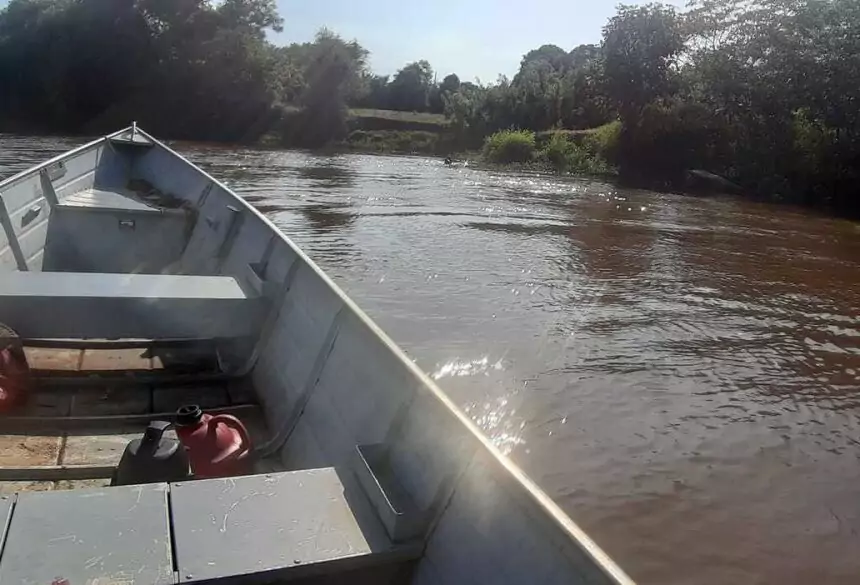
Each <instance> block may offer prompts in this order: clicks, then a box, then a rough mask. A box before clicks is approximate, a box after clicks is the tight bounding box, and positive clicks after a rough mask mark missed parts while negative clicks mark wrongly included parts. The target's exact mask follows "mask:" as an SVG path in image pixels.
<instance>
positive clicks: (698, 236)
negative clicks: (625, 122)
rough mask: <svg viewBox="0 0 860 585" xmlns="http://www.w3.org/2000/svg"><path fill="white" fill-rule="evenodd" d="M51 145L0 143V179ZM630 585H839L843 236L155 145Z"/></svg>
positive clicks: (792, 223)
mask: <svg viewBox="0 0 860 585" xmlns="http://www.w3.org/2000/svg"><path fill="white" fill-rule="evenodd" d="M76 142H77V141H75V140H61V139H32V138H20V137H18V138H16V137H9V136H5V137H0V175H3V176H5V175H8V174H9V173H11V172H12V171H14V170H20V169H22V168H25V167H27V166H29V165H30V164H32V163H34V162H37V161H39V160H43V159H44V158H46V157H47V156H49V155H52V154H54V153H57V152H60V151H62V150H64V149H66V148H68V147H69V146H71V145H72V144H75V143H76ZM176 146H177V148H178V149H179V150H180V151H182V152H184V153H185V154H186V155H188V156H189V157H190V158H191V159H192V160H193V161H195V162H197V163H199V164H200V165H202V166H203V167H205V168H206V169H207V170H209V171H210V172H212V173H213V174H214V175H215V176H217V177H219V178H221V179H223V180H225V181H226V182H227V183H228V184H230V185H231V186H232V187H234V188H235V189H236V190H237V191H238V192H239V193H240V194H242V195H243V196H245V197H246V198H247V199H248V200H249V201H251V202H252V203H253V204H254V205H256V206H257V207H258V208H259V209H260V210H262V211H263V212H264V213H265V214H267V215H268V216H269V217H270V218H271V219H272V220H273V221H274V222H275V223H276V224H277V225H278V226H280V227H281V228H282V229H283V230H284V231H285V233H287V235H289V236H290V237H291V238H292V239H293V240H294V241H296V242H297V243H298V244H299V245H300V246H301V247H302V248H303V249H304V250H305V251H306V252H307V253H308V254H309V255H310V256H311V257H312V258H313V259H314V260H316V261H317V262H318V263H319V264H320V265H321V266H322V267H323V268H324V269H325V270H326V271H327V272H328V273H329V274H330V275H332V276H333V278H334V279H335V280H336V281H337V282H338V283H339V284H340V285H341V286H342V287H343V288H344V289H345V290H346V291H347V293H348V294H349V295H350V296H352V297H353V298H354V299H355V300H356V301H357V302H358V304H359V305H360V306H362V307H363V308H364V309H365V310H366V311H367V312H368V313H369V314H370V315H371V316H372V317H373V318H374V319H375V320H376V321H377V322H378V323H379V324H380V325H381V326H382V327H383V329H385V330H386V331H387V332H388V333H389V334H390V335H391V336H392V337H393V338H394V339H395V340H396V341H397V342H398V343H399V344H401V346H402V347H403V348H404V349H405V350H406V351H407V352H408V353H409V354H411V355H412V356H413V357H414V358H415V359H416V360H417V362H418V364H419V365H420V366H422V367H423V368H424V369H425V370H426V371H427V372H429V373H430V374H431V375H432V376H433V377H434V378H435V379H436V380H437V381H438V383H439V384H440V385H441V386H442V388H444V389H445V390H446V391H447V392H448V393H449V394H450V395H451V396H452V397H453V398H454V399H455V401H456V402H457V403H459V404H460V405H461V406H462V408H463V409H464V410H466V411H467V412H468V413H469V414H470V415H471V416H472V417H473V419H474V420H475V421H476V422H477V423H478V424H479V425H480V426H481V427H482V428H483V429H484V430H485V432H486V433H487V435H488V436H489V437H491V438H492V439H493V441H494V442H495V443H496V444H497V445H498V446H499V447H500V448H501V449H502V450H504V451H505V452H507V453H509V454H510V455H511V456H512V457H513V458H514V460H516V461H517V462H518V463H519V464H520V465H521V466H522V467H523V468H524V469H525V470H526V471H527V472H528V473H529V474H530V475H531V476H532V477H533V478H534V479H535V480H536V481H537V482H538V483H539V484H540V485H541V486H542V487H543V488H544V489H545V490H546V491H547V492H548V493H549V494H550V495H551V496H552V497H553V498H555V499H556V501H558V502H559V504H560V505H561V506H562V507H564V508H565V509H566V510H567V511H568V512H569V513H570V515H571V516H572V517H573V518H574V520H575V521H577V522H578V523H579V524H581V525H582V526H583V527H584V528H585V529H586V530H587V531H588V532H589V533H590V534H591V535H592V536H593V537H594V538H595V540H597V542H598V543H599V544H600V545H601V546H603V547H604V548H605V549H606V550H607V551H608V552H609V554H610V555H612V556H613V557H614V558H615V559H616V560H617V561H618V562H619V564H621V566H622V567H624V569H625V570H626V571H628V572H629V573H630V574H631V576H633V578H634V579H636V580H637V581H639V582H640V583H642V584H645V585H647V584H658V583H661V584H662V583H667V584H678V585H681V584H689V583H702V584H706V585H726V584H729V583H739V584H740V583H743V584H759V583H762V584H763V583H779V584H793V583H797V584H806V583H828V584H841V583H845V584H848V583H851V584H856V583H858V582H860V554H857V553H858V551H860V421H858V413H860V286H858V284H860V271H858V269H860V226H858V225H857V224H854V223H851V222H847V221H840V220H835V219H828V218H825V217H819V216H817V215H814V214H812V213H810V212H805V211H800V210H796V209H791V208H786V207H776V206H769V205H763V204H756V203H750V202H743V201H737V200H729V199H720V198H715V199H703V198H695V197H689V196H681V195H670V194H658V193H653V192H648V191H638V190H629V189H620V188H617V187H614V186H612V185H609V184H604V183H598V182H591V181H584V180H578V179H558V178H552V177H545V176H536V175H524V174H515V173H501V172H489V171H482V170H475V169H473V168H469V167H465V168H464V167H456V168H448V167H445V166H443V165H442V164H441V161H439V160H435V159H427V158H413V157H396V158H395V157H380V156H362V155H346V156H319V155H312V154H307V153H301V152H267V151H256V150H243V149H225V148H218V147H210V146H195V145H187V144H178V145H176Z"/></svg>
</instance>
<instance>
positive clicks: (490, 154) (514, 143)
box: [484, 130, 535, 164]
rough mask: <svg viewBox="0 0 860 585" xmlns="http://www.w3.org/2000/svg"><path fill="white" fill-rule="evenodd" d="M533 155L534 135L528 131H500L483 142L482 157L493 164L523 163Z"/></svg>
mask: <svg viewBox="0 0 860 585" xmlns="http://www.w3.org/2000/svg"><path fill="white" fill-rule="evenodd" d="M534 155H535V133H534V132H530V131H528V130H502V131H500V132H496V133H495V134H493V135H491V136H489V137H488V138H487V139H486V141H485V142H484V156H485V157H486V158H487V160H489V161H491V162H494V163H502V164H507V163H524V162H529V161H530V160H532V159H533V158H534Z"/></svg>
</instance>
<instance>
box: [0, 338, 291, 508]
mask: <svg viewBox="0 0 860 585" xmlns="http://www.w3.org/2000/svg"><path fill="white" fill-rule="evenodd" d="M25 351H26V353H27V358H28V362H29V363H30V367H31V369H32V371H33V375H34V378H35V380H36V384H35V387H34V389H33V391H32V393H31V395H30V396H29V397H28V401H27V403H26V404H25V405H24V406H23V407H21V408H20V409H18V410H16V411H14V412H12V413H10V414H9V415H6V416H3V417H0V494H9V493H14V492H19V491H33V490H54V489H77V488H85V487H100V486H106V485H109V483H110V477H111V474H112V473H113V469H114V467H115V466H116V464H117V463H118V462H119V460H120V457H121V456H122V453H123V451H124V449H125V446H126V445H127V444H128V442H129V441H130V440H132V439H134V438H137V437H140V436H141V434H142V433H143V431H144V429H145V428H146V426H147V424H148V423H149V421H151V420H172V416H173V413H174V412H175V411H176V409H177V408H178V407H179V406H181V405H183V404H198V405H200V406H201V407H202V408H204V410H206V411H207V412H210V413H213V414H214V413H216V412H226V413H230V414H234V415H235V416H237V417H238V418H239V419H240V420H241V421H242V422H243V423H244V424H245V426H246V427H247V428H248V431H249V433H250V435H251V438H252V440H253V442H254V444H255V445H260V444H262V443H264V442H265V441H266V440H267V439H268V437H269V433H268V429H267V428H266V424H265V418H264V416H263V413H262V410H261V409H260V407H259V406H258V405H257V404H256V403H255V398H254V396H255V394H254V392H253V389H252V388H250V387H249V386H248V382H247V381H246V380H244V379H229V378H225V377H219V376H217V375H213V374H217V373H218V371H217V359H216V356H215V355H214V354H213V353H211V352H207V351H205V350H201V349H200V348H190V349H184V350H183V349H168V350H160V351H153V350H151V349H147V348H140V347H138V348H123V349H56V348H44V347H28V348H26V349H25ZM195 378H196V380H195ZM166 436H172V437H175V433H173V431H168V433H167V434H166ZM255 466H256V468H255V472H256V473H267V472H272V471H281V470H283V467H282V466H281V465H280V463H279V462H277V461H274V460H271V461H270V460H263V461H259V462H257V463H255Z"/></svg>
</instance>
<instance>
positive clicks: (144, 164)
mask: <svg viewBox="0 0 860 585" xmlns="http://www.w3.org/2000/svg"><path fill="white" fill-rule="evenodd" d="M131 177H132V178H133V179H143V180H145V181H148V182H149V183H151V184H152V185H154V186H156V187H157V188H158V189H160V190H161V191H163V192H164V193H167V194H169V195H172V196H174V197H178V198H179V199H183V200H185V201H188V202H189V203H191V204H193V205H195V206H196V204H197V203H198V202H199V200H200V197H201V195H202V194H203V191H204V189H206V188H207V185H208V184H209V183H210V182H211V181H210V180H209V179H208V178H207V177H206V176H205V175H204V174H203V173H201V172H200V171H199V170H197V169H196V168H195V167H193V166H190V165H189V164H187V163H186V162H185V161H184V160H182V159H181V158H178V157H176V155H174V154H173V153H171V152H170V151H168V150H166V149H164V148H159V147H156V148H151V149H149V150H147V151H146V152H145V153H143V154H141V155H140V156H138V157H136V158H135V160H134V164H133V166H132V169H131Z"/></svg>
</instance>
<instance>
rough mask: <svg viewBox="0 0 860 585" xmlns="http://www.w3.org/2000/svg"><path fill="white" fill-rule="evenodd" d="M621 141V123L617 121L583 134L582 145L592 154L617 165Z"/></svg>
mask: <svg viewBox="0 0 860 585" xmlns="http://www.w3.org/2000/svg"><path fill="white" fill-rule="evenodd" d="M620 141H621V122H620V121H618V120H615V121H614V122H609V123H608V124H604V125H603V126H599V127H597V128H594V129H593V130H589V131H588V132H586V133H583V134H582V145H583V146H584V147H585V149H586V150H588V151H589V152H591V153H594V154H595V155H596V156H598V157H600V158H602V159H603V160H605V161H608V162H609V163H611V164H616V162H617V160H618V145H619V143H620Z"/></svg>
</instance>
